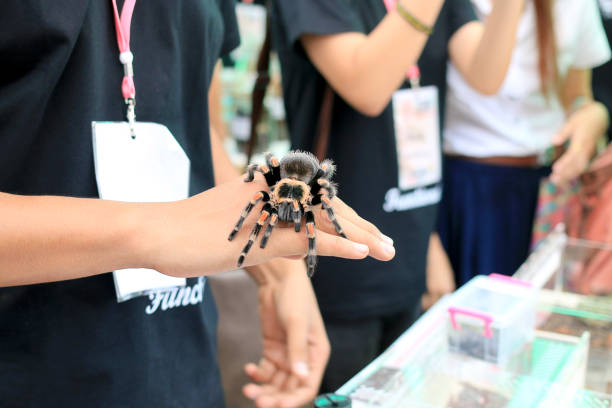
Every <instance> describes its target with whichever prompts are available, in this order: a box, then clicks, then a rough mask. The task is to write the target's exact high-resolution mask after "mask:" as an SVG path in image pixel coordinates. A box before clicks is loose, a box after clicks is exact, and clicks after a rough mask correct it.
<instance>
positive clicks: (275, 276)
mask: <svg viewBox="0 0 612 408" xmlns="http://www.w3.org/2000/svg"><path fill="white" fill-rule="evenodd" d="M246 270H247V273H248V274H249V275H250V276H251V278H253V280H254V281H255V282H256V283H257V284H258V285H259V286H275V285H278V284H280V283H282V282H283V281H284V280H285V279H287V278H289V277H291V276H293V275H295V274H303V275H304V276H306V265H305V264H304V262H303V261H302V260H291V259H286V258H276V259H273V260H271V261H269V262H266V263H265V264H261V265H257V266H251V267H248V268H246Z"/></svg>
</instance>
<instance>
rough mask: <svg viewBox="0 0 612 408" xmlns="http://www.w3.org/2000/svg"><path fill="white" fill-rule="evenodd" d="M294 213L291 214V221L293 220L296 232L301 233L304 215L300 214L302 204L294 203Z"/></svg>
mask: <svg viewBox="0 0 612 408" xmlns="http://www.w3.org/2000/svg"><path fill="white" fill-rule="evenodd" d="M292 204H293V211H292V212H291V219H292V220H293V225H294V228H295V232H300V228H301V226H302V213H301V212H300V203H298V202H297V201H293V202H292Z"/></svg>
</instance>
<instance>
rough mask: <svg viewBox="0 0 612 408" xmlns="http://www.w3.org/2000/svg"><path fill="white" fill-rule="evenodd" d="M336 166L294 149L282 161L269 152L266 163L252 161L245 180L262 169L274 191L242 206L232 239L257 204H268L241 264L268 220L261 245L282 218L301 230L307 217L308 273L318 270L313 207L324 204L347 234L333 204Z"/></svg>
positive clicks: (262, 245) (250, 178) (254, 198)
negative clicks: (303, 219) (332, 179)
mask: <svg viewBox="0 0 612 408" xmlns="http://www.w3.org/2000/svg"><path fill="white" fill-rule="evenodd" d="M335 169H336V167H335V166H334V164H333V162H332V161H331V160H329V159H326V160H323V162H321V163H319V160H317V158H316V157H315V156H314V155H313V154H312V153H308V152H300V151H291V152H289V153H287V155H285V157H283V158H282V160H281V161H280V162H279V161H278V159H276V158H275V157H274V156H273V155H272V154H271V153H268V154H266V165H261V166H260V165H257V164H251V165H249V167H248V169H247V171H248V175H247V178H246V179H245V180H244V181H245V182H251V181H253V179H254V177H255V172H256V171H259V172H260V173H262V174H263V175H264V177H265V178H266V182H267V183H268V187H269V188H270V191H264V190H262V191H259V192H257V193H256V194H255V195H254V196H253V198H252V199H251V201H250V202H249V203H248V204H247V206H246V207H245V208H244V210H242V213H241V214H240V219H239V220H238V222H237V223H236V226H235V227H234V230H233V231H232V232H231V234H230V235H229V238H228V239H229V240H230V241H231V240H232V239H234V237H235V236H236V234H237V233H238V231H240V228H242V224H243V223H244V220H245V219H246V217H247V216H248V215H249V213H250V212H251V210H253V207H255V206H256V205H257V204H258V203H259V202H260V201H263V202H264V203H265V204H264V206H263V208H262V209H261V214H260V217H259V219H258V220H257V223H256V224H255V226H254V227H253V229H252V230H251V234H250V236H249V241H248V242H247V244H246V245H245V247H244V249H243V250H242V252H241V253H240V256H239V257H238V267H240V266H242V263H243V262H244V258H245V257H246V256H247V254H248V253H249V251H250V249H251V247H252V246H253V243H254V242H255V241H256V239H257V236H258V235H259V233H260V232H261V229H262V228H263V227H264V225H265V224H266V222H268V226H267V228H266V231H265V232H264V236H263V238H262V239H261V244H260V247H261V248H265V247H266V244H267V243H268V240H269V239H270V235H271V234H272V230H273V229H274V227H275V226H276V224H277V223H278V221H286V222H290V223H293V224H294V227H295V232H299V231H300V226H301V223H302V217H303V218H305V220H306V234H307V236H308V254H307V257H306V265H307V267H308V276H312V274H313V273H314V268H315V264H316V262H317V253H316V241H315V218H314V214H313V213H312V207H313V206H316V205H319V204H320V205H321V207H322V208H323V209H324V210H325V211H327V214H328V215H329V219H330V220H331V222H332V224H333V225H334V228H335V229H336V232H337V233H338V234H339V235H340V236H341V237H343V238H346V235H345V234H344V232H343V231H342V227H341V226H340V224H339V223H338V221H337V220H336V216H335V214H334V210H333V208H332V207H331V199H332V198H334V196H335V195H336V186H335V184H334V183H332V182H331V178H332V176H333V175H334V171H335Z"/></svg>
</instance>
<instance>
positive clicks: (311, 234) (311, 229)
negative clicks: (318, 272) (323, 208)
mask: <svg viewBox="0 0 612 408" xmlns="http://www.w3.org/2000/svg"><path fill="white" fill-rule="evenodd" d="M304 218H306V235H307V236H308V253H307V255H306V267H307V268H308V277H312V275H313V274H314V270H315V265H316V264H317V241H316V232H315V218H314V214H313V213H312V210H311V209H310V207H308V206H307V207H306V209H305V210H304Z"/></svg>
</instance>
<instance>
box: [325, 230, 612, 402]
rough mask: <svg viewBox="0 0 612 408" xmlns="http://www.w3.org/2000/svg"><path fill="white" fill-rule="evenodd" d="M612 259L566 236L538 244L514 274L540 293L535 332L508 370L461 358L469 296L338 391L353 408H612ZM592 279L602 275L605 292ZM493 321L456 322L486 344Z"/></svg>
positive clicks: (430, 315)
mask: <svg viewBox="0 0 612 408" xmlns="http://www.w3.org/2000/svg"><path fill="white" fill-rule="evenodd" d="M608 256H610V257H611V258H610V259H612V247H611V246H608V245H605V244H599V243H592V242H585V241H578V240H572V239H568V238H567V237H566V236H565V234H564V233H563V231H561V230H559V231H556V232H554V233H552V234H551V235H549V237H548V238H547V239H546V240H545V241H544V242H543V243H542V244H540V245H539V246H538V248H537V250H536V251H534V253H533V254H532V255H531V256H530V257H529V259H528V260H527V261H526V262H525V264H524V265H523V266H522V267H521V268H520V269H519V270H518V271H517V273H516V274H515V276H514V277H515V278H517V279H520V280H522V281H526V282H530V283H531V285H532V286H533V288H535V289H537V299H536V306H535V310H536V312H535V322H534V325H533V326H535V330H534V331H533V336H532V337H527V338H529V340H528V341H526V342H524V343H523V344H522V346H521V347H518V351H517V352H515V353H508V355H507V357H506V360H507V361H503V364H497V363H501V362H502V361H501V360H500V359H499V358H497V359H493V358H489V359H488V360H489V361H487V358H483V356H484V352H483V353H467V354H471V355H467V354H466V353H456V352H453V351H452V349H453V348H454V346H453V341H452V340H451V341H449V337H451V336H452V332H450V331H452V330H454V327H453V323H452V322H449V312H448V311H449V308H451V307H453V305H456V303H457V299H458V297H460V296H463V295H461V293H463V292H462V291H463V289H460V290H459V291H457V292H455V293H454V294H452V295H448V296H446V297H444V298H443V299H441V300H440V301H439V302H438V303H437V304H436V305H435V306H434V307H433V308H432V309H430V310H429V311H428V312H427V313H425V314H424V315H423V316H422V317H421V318H420V319H419V320H418V321H417V322H416V323H415V324H414V325H413V326H412V327H411V328H410V329H409V330H408V331H406V332H405V333H404V334H403V335H402V336H401V337H400V338H399V339H398V340H397V341H396V342H395V343H393V345H391V347H390V348H389V349H388V350H387V351H385V353H383V354H382V355H381V356H380V357H379V358H377V359H376V360H374V361H373V362H372V363H371V364H369V365H368V366H367V367H365V368H364V369H363V370H362V371H361V372H360V373H359V374H357V375H356V376H355V377H354V378H353V379H351V380H350V381H349V382H347V383H346V384H345V385H344V386H343V387H341V388H340V389H339V390H338V391H337V392H338V393H340V394H342V395H346V396H350V397H351V398H352V400H353V408H365V407H368V408H378V407H401V408H404V407H414V408H434V407H443V408H455V407H461V408H472V407H479V408H501V407H510V408H515V407H517V408H518V407H520V408H530V407H540V408H542V407H543V408H553V407H554V408H559V407H560V408H565V407H567V408H611V407H612V296H610V295H609V294H608V295H606V294H605V293H601V288H605V287H606V282H607V281H606V279H609V278H610V275H605V274H612V271H611V270H607V269H605V268H607V265H608V264H607V262H606V260H607V259H608ZM593 274H595V275H593ZM592 276H598V277H599V279H600V280H599V283H598V285H599V286H598V287H593V285H591V283H592V282H593V279H590V278H589V277H592ZM585 277H587V278H588V279H585ZM602 282H603V284H602ZM595 292H599V294H597V295H595V294H594V293H595ZM470 298H471V299H470V301H469V302H472V303H475V304H476V305H478V304H481V305H484V306H485V309H486V310H485V314H489V315H491V314H492V315H495V313H493V312H495V310H497V309H498V308H499V307H501V306H499V305H497V306H492V305H493V304H494V303H498V302H501V303H505V304H506V305H507V306H508V307H509V308H516V307H517V305H518V304H520V302H519V303H516V299H514V298H506V299H505V300H504V299H503V298H504V297H503V296H498V297H495V298H491V297H483V296H480V295H477V294H474V293H472V295H471V296H470ZM474 299H475V300H474ZM483 299H488V300H483ZM459 300H460V299H459ZM487 305H491V306H490V307H487ZM464 306H465V305H464ZM468 306H474V305H473V304H471V305H468ZM490 317H492V316H490ZM468 320H469V319H468ZM487 320H490V319H486V320H483V319H482V318H480V317H476V318H474V319H472V321H471V322H469V321H458V322H456V323H458V326H459V327H462V329H463V328H464V327H466V328H467V327H468V326H469V325H470V324H473V326H474V328H473V332H474V333H478V334H480V336H481V337H482V334H483V333H484V332H485V330H486V321H487ZM493 320H494V319H493ZM510 321H512V319H510ZM492 327H493V326H492V324H491V325H490V328H491V330H493V329H492ZM500 327H501V326H500ZM491 334H492V333H491ZM479 341H480V340H479ZM519 343H520V342H519ZM474 354H477V355H478V354H480V355H478V356H479V357H481V358H476V357H474ZM497 356H498V357H499V351H498V353H497Z"/></svg>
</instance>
